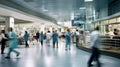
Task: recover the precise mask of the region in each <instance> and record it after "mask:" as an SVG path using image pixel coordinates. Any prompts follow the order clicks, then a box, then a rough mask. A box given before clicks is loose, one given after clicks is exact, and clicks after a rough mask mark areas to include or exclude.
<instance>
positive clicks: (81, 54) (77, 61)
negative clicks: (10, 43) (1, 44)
mask: <svg viewBox="0 0 120 67" xmlns="http://www.w3.org/2000/svg"><path fill="white" fill-rule="evenodd" d="M64 45H65V43H64V42H63V41H61V42H60V43H59V48H52V45H51V46H47V45H44V46H43V47H41V46H40V45H38V44H37V45H31V46H30V48H24V47H23V46H20V48H19V49H17V50H19V51H20V52H21V55H20V56H19V57H18V58H16V55H15V54H14V53H12V55H11V56H12V57H11V59H5V56H6V54H4V55H1V54H0V67H87V61H88V59H89V57H90V53H88V52H85V51H82V50H80V49H77V48H76V47H75V45H74V44H72V48H71V50H67V51H66V50H65V47H64ZM6 52H7V49H6ZM100 61H101V64H102V67H120V59H116V58H113V57H109V56H101V58H100ZM93 64H95V63H93ZM93 67H96V66H93Z"/></svg>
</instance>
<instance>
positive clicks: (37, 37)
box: [36, 31, 40, 42]
mask: <svg viewBox="0 0 120 67" xmlns="http://www.w3.org/2000/svg"><path fill="white" fill-rule="evenodd" d="M39 36H40V33H39V31H37V33H36V40H37V42H38V41H39Z"/></svg>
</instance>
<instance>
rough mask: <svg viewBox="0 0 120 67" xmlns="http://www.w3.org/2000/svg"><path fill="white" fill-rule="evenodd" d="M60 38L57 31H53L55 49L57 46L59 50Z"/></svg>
mask: <svg viewBox="0 0 120 67" xmlns="http://www.w3.org/2000/svg"><path fill="white" fill-rule="evenodd" d="M58 38H59V35H58V33H57V30H55V31H53V34H52V39H53V48H55V44H56V46H57V48H58Z"/></svg>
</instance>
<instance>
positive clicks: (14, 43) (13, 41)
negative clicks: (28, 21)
mask: <svg viewBox="0 0 120 67" xmlns="http://www.w3.org/2000/svg"><path fill="white" fill-rule="evenodd" d="M8 45H9V51H8V54H7V57H6V58H7V59H10V54H11V52H14V53H16V56H19V54H20V53H19V52H18V51H16V50H15V48H17V47H18V36H17V34H16V33H15V32H13V29H12V28H9V43H8Z"/></svg>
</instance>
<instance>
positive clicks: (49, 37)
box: [46, 31, 52, 46]
mask: <svg viewBox="0 0 120 67" xmlns="http://www.w3.org/2000/svg"><path fill="white" fill-rule="evenodd" d="M51 36H52V35H51V33H50V31H48V32H47V33H46V44H47V45H48V46H50V39H51Z"/></svg>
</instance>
